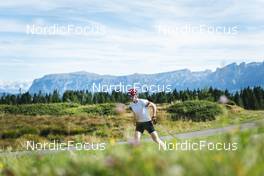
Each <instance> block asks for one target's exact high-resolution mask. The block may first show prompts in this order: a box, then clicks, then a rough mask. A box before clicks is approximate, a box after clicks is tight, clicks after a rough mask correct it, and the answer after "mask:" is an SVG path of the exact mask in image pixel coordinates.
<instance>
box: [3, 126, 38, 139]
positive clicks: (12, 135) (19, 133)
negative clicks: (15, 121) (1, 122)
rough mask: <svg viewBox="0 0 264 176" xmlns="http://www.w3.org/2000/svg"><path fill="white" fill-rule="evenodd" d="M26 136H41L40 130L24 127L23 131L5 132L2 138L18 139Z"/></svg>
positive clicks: (11, 130) (12, 130)
mask: <svg viewBox="0 0 264 176" xmlns="http://www.w3.org/2000/svg"><path fill="white" fill-rule="evenodd" d="M24 134H39V131H38V129H36V128H33V127H26V126H25V127H23V128H21V129H10V130H5V131H3V132H2V135H1V136H0V137H1V138H2V139H6V138H18V137H20V136H23V135H24Z"/></svg>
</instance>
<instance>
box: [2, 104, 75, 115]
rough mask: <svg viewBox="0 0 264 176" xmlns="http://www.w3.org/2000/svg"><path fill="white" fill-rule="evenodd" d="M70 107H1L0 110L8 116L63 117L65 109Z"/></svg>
mask: <svg viewBox="0 0 264 176" xmlns="http://www.w3.org/2000/svg"><path fill="white" fill-rule="evenodd" d="M69 107H71V106H70V105H67V104H62V103H58V104H55V103H54V104H27V105H2V106H1V108H0V110H1V111H2V112H4V113H10V114H24V115H64V114H66V112H65V109H66V108H69Z"/></svg>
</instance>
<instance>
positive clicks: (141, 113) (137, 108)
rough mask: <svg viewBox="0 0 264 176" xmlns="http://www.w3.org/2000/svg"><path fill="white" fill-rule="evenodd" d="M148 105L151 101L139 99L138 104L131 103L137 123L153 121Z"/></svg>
mask: <svg viewBox="0 0 264 176" xmlns="http://www.w3.org/2000/svg"><path fill="white" fill-rule="evenodd" d="M148 103H149V101H148V100H145V99H138V101H137V102H136V103H134V102H132V103H130V105H129V107H130V108H131V109H132V111H133V112H134V113H135V115H136V120H137V122H148V121H151V118H150V115H149V112H148V107H147V105H148Z"/></svg>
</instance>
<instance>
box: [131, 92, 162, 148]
mask: <svg viewBox="0 0 264 176" xmlns="http://www.w3.org/2000/svg"><path fill="white" fill-rule="evenodd" d="M128 93H129V95H130V99H131V100H132V102H131V103H130V105H129V108H130V109H131V110H132V111H133V114H134V120H135V125H136V130H135V135H134V139H135V142H137V143H139V142H140V137H141V135H142V134H143V132H144V130H147V131H148V133H149V134H150V135H151V138H152V140H153V141H154V142H156V143H157V144H159V146H160V147H161V148H163V149H164V150H165V149H166V145H165V144H164V142H163V141H162V140H161V139H160V138H159V136H158V133H157V131H156V130H155V128H154V126H153V123H154V124H155V123H156V113H157V107H156V105H155V104H154V103H152V102H150V101H148V100H145V99H139V98H138V96H137V90H136V89H129V91H128ZM148 107H150V108H152V112H153V115H152V117H150V114H149V111H148Z"/></svg>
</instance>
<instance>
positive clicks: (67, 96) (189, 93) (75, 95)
mask: <svg viewBox="0 0 264 176" xmlns="http://www.w3.org/2000/svg"><path fill="white" fill-rule="evenodd" d="M223 95H224V96H226V97H227V98H228V100H229V103H230V104H236V105H239V106H241V107H244V108H245V109H254V110H257V109H264V89H263V88H262V87H259V86H258V87H253V88H250V87H247V88H244V89H242V90H240V91H236V92H235V93H230V92H229V91H228V90H220V89H215V88H212V87H210V88H205V89H194V90H189V89H186V90H179V91H178V90H176V89H175V90H173V91H172V92H158V93H152V94H150V93H149V92H145V93H140V94H139V97H140V98H145V99H149V100H150V101H153V102H155V103H171V102H174V101H186V100H209V101H214V102H217V101H219V98H220V97H221V96H223ZM128 101H129V96H128V94H127V93H123V92H115V91H113V92H111V93H107V92H96V93H91V92H89V91H73V90H68V91H65V92H64V93H63V94H62V95H60V94H59V92H58V91H57V90H54V91H53V92H52V93H49V94H43V93H42V92H39V93H37V94H36V93H35V94H33V95H31V94H30V93H29V92H26V93H22V94H18V95H10V94H7V95H3V96H2V97H1V98H0V104H10V105H18V104H34V103H59V102H71V103H79V104H98V103H117V102H118V103H127V102H128Z"/></svg>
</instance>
